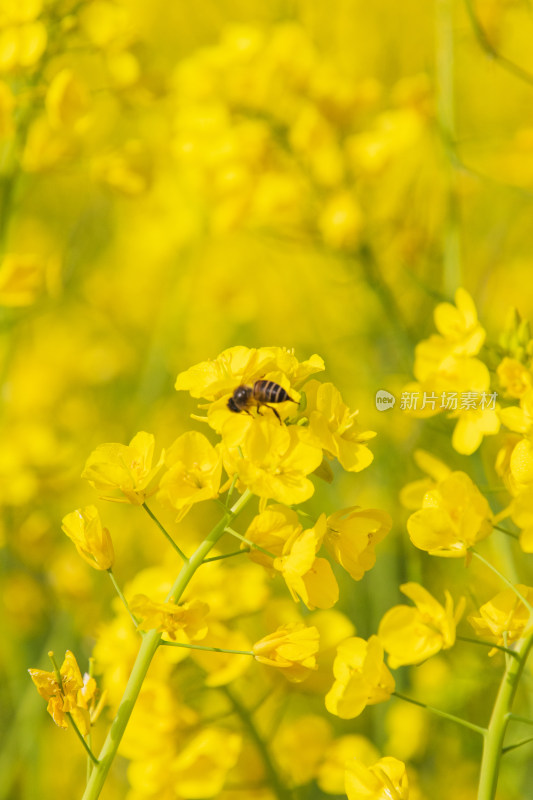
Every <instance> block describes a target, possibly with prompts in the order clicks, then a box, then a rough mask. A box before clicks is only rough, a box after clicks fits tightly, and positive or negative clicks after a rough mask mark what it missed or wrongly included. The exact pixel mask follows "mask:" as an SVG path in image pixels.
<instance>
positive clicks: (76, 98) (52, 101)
mask: <svg viewBox="0 0 533 800" xmlns="http://www.w3.org/2000/svg"><path fill="white" fill-rule="evenodd" d="M45 105H46V111H47V114H48V119H49V121H50V125H51V126H52V128H56V129H58V130H67V131H76V130H78V129H79V128H80V125H81V124H82V122H83V120H84V118H86V116H87V112H88V110H89V95H88V92H87V89H86V88H85V86H84V84H83V83H82V82H81V81H80V80H79V78H77V77H76V75H75V74H74V72H73V71H72V70H71V69H69V68H68V67H66V68H65V69H62V70H61V71H60V72H58V74H57V75H55V77H54V78H53V80H52V82H51V83H50V86H49V88H48V92H47V94H46V100H45Z"/></svg>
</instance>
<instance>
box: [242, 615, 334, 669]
mask: <svg viewBox="0 0 533 800" xmlns="http://www.w3.org/2000/svg"><path fill="white" fill-rule="evenodd" d="M318 648H319V638H318V631H317V629H316V628H314V627H311V628H308V627H306V626H305V625H304V624H303V623H297V622H295V623H289V624H288V625H283V626H282V627H281V628H278V630H277V631H275V632H274V633H270V634H269V635H268V636H265V637H263V639H260V640H259V641H258V642H256V643H255V644H254V646H253V648H252V649H253V652H254V655H255V658H256V660H257V661H259V662H260V663H261V664H267V665H268V666H270V667H277V668H278V669H280V670H282V672H283V674H284V675H285V677H286V678H287V679H288V680H289V681H292V682H294V683H299V682H300V681H303V680H304V679H305V678H306V677H307V675H308V674H309V670H315V669H316V668H317V664H316V654H317V653H318Z"/></svg>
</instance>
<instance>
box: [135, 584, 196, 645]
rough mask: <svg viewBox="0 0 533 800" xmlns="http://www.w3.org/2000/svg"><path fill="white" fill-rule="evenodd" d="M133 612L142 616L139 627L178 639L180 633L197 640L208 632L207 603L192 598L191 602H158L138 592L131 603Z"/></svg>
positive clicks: (174, 639) (137, 615)
mask: <svg viewBox="0 0 533 800" xmlns="http://www.w3.org/2000/svg"><path fill="white" fill-rule="evenodd" d="M129 606H130V609H131V611H132V613H133V614H134V615H135V616H136V617H140V619H141V621H140V623H139V628H141V630H144V631H149V630H153V629H155V630H158V631H160V632H161V633H166V634H168V636H169V637H170V638H171V639H172V640H173V641H176V638H177V635H178V633H184V634H185V635H186V637H187V639H190V640H191V641H197V640H199V639H203V638H204V637H205V635H206V634H207V622H206V616H207V614H208V613H209V606H208V605H207V603H202V602H201V601H200V600H192V601H191V602H190V603H179V604H178V603H171V602H166V603H156V602H154V601H153V600H150V598H149V597H147V596H146V595H144V594H136V595H135V597H132V599H131V600H130V603H129Z"/></svg>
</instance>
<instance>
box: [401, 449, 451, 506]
mask: <svg viewBox="0 0 533 800" xmlns="http://www.w3.org/2000/svg"><path fill="white" fill-rule="evenodd" d="M413 458H414V460H415V462H416V464H417V466H418V467H420V469H421V470H422V472H425V473H426V474H427V475H428V477H427V478H421V479H419V480H417V481H412V482H411V483H408V484H406V485H405V486H404V487H403V488H402V490H401V492H400V502H401V503H402V505H403V506H405V508H408V509H410V510H412V511H416V509H417V508H420V506H421V505H422V503H423V502H424V495H425V494H426V492H428V491H429V490H430V489H434V488H435V487H436V486H437V484H438V483H439V481H442V480H444V478H447V477H448V475H449V474H450V473H451V469H450V468H449V467H447V466H446V464H444V462H442V461H441V460H440V459H438V458H436V457H435V456H434V455H432V454H431V453H428V452H427V451H426V450H415V452H414V453H413Z"/></svg>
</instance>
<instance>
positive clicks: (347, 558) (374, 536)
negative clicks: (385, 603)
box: [324, 506, 392, 581]
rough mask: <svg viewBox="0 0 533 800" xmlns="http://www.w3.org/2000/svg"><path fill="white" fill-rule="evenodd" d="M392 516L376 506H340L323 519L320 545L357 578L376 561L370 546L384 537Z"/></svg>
mask: <svg viewBox="0 0 533 800" xmlns="http://www.w3.org/2000/svg"><path fill="white" fill-rule="evenodd" d="M391 526H392V519H391V517H390V516H389V514H387V513H386V512H385V511H380V510H379V509H377V508H366V509H365V508H359V506H352V507H351V508H343V509H342V510H341V511H336V512H335V513H334V514H331V515H330V516H329V517H328V519H327V528H326V533H325V536H324V545H325V546H326V549H327V551H328V552H329V553H330V555H331V556H332V558H334V559H335V561H337V562H338V563H339V564H340V565H341V566H342V567H344V569H345V570H346V571H347V572H348V573H349V574H350V575H351V577H352V578H353V579H354V581H359V580H361V578H362V577H363V575H364V573H365V572H367V570H369V569H372V567H373V566H374V564H375V563H376V554H375V551H374V548H375V546H376V544H378V543H379V542H381V541H382V539H384V538H385V536H386V535H387V533H388V532H389V531H390V529H391Z"/></svg>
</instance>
